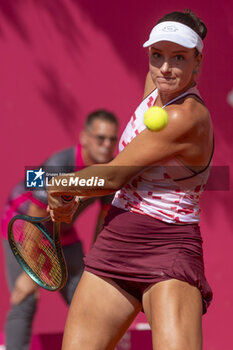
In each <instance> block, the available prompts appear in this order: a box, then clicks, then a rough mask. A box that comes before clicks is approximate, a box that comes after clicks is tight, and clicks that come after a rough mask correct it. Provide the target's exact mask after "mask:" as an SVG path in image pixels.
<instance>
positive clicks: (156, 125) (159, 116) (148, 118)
mask: <svg viewBox="0 0 233 350" xmlns="http://www.w3.org/2000/svg"><path fill="white" fill-rule="evenodd" d="M167 123H168V115H167V112H166V111H165V110H164V109H163V108H161V107H158V106H153V107H151V108H149V109H148V110H147V111H146V113H145V114H144V124H145V125H146V127H147V128H148V129H150V130H152V131H159V130H162V129H163V128H165V126H166V125H167Z"/></svg>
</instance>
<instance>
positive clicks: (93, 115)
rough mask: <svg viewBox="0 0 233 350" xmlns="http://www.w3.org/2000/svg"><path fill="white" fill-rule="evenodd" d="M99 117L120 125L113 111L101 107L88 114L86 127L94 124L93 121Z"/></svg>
mask: <svg viewBox="0 0 233 350" xmlns="http://www.w3.org/2000/svg"><path fill="white" fill-rule="evenodd" d="M97 119H98V120H103V121H106V122H108V123H113V124H115V125H116V126H117V127H118V119H117V118H116V116H115V115H114V114H113V113H112V112H109V111H106V110H105V109H99V110H96V111H94V112H92V113H90V114H89V115H88V116H87V119H86V122H85V128H89V127H90V126H91V125H92V123H93V122H94V121H95V120H97Z"/></svg>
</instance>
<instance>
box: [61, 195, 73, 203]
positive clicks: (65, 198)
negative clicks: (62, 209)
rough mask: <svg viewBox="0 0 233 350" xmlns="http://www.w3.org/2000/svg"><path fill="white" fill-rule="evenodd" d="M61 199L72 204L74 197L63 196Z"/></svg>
mask: <svg viewBox="0 0 233 350" xmlns="http://www.w3.org/2000/svg"><path fill="white" fill-rule="evenodd" d="M61 198H62V199H63V201H64V202H71V201H72V200H73V199H74V197H73V196H62V197H61Z"/></svg>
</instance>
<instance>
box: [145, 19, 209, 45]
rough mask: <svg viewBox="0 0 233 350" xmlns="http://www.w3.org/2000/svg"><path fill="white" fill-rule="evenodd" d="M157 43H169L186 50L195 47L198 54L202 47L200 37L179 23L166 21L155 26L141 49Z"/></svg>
mask: <svg viewBox="0 0 233 350" xmlns="http://www.w3.org/2000/svg"><path fill="white" fill-rule="evenodd" d="M159 41H171V42H173V43H176V44H179V45H181V46H183V47H186V48H188V49H193V48H194V47H196V48H197V50H198V51H199V52H202V49H203V46H204V45H203V41H202V39H201V37H200V36H199V35H198V34H197V33H196V32H195V31H194V30H193V29H191V28H190V27H188V26H186V25H185V24H183V23H180V22H171V21H167V22H161V23H159V24H157V25H156V26H155V27H154V28H153V29H152V31H151V33H150V37H149V40H147V41H146V42H145V43H144V44H143V47H149V46H151V45H153V44H155V43H157V42H159Z"/></svg>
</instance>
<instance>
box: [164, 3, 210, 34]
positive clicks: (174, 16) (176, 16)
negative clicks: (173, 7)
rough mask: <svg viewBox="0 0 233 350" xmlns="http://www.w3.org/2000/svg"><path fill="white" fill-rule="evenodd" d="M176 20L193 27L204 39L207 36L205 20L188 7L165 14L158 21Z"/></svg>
mask: <svg viewBox="0 0 233 350" xmlns="http://www.w3.org/2000/svg"><path fill="white" fill-rule="evenodd" d="M167 21H174V22H179V23H182V24H185V25H186V26H188V27H190V28H191V29H193V30H194V31H195V32H196V33H197V34H198V35H199V36H200V37H201V38H202V39H204V38H205V37H206V34H207V28H206V25H205V24H204V22H203V21H202V20H201V19H200V18H199V17H197V16H196V15H195V13H193V12H192V11H191V10H189V9H186V10H184V11H183V12H178V11H175V12H170V13H168V14H166V15H165V16H163V17H162V18H161V19H160V20H159V21H158V22H157V24H158V23H161V22H167Z"/></svg>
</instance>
